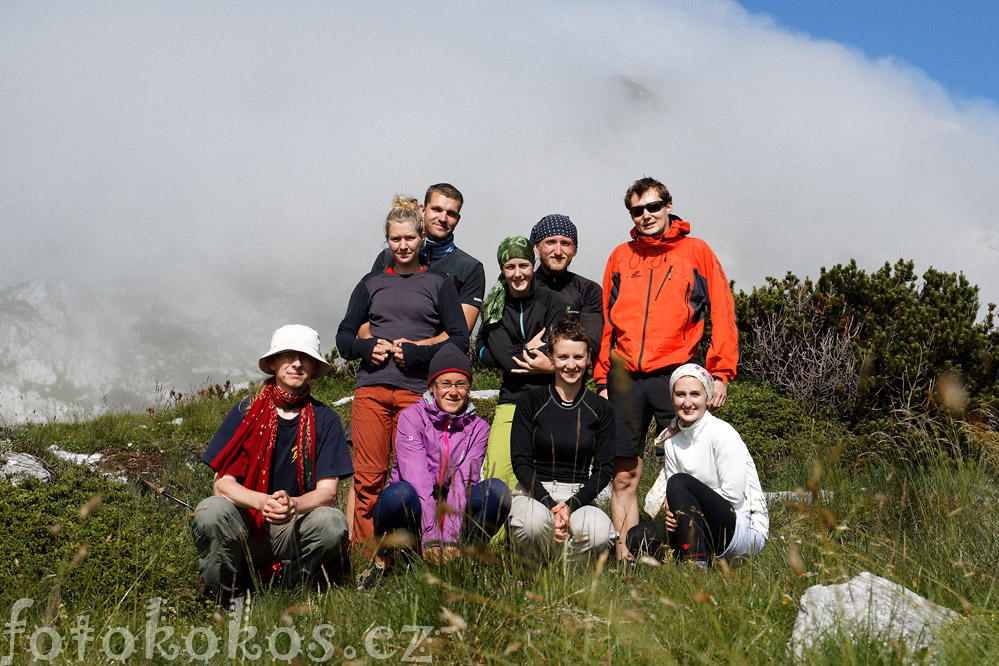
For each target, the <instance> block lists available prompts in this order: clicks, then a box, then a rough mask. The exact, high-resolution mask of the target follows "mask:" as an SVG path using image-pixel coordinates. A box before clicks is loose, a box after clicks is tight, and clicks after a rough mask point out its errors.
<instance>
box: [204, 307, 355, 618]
mask: <svg viewBox="0 0 999 666" xmlns="http://www.w3.org/2000/svg"><path fill="white" fill-rule="evenodd" d="M258 366H259V367H260V369H261V370H262V371H263V372H265V373H266V374H268V375H270V377H269V378H268V379H267V380H266V381H264V382H263V383H262V384H261V385H260V387H259V389H258V390H257V391H256V393H255V394H254V395H253V396H252V397H249V398H247V399H245V400H243V401H242V402H240V403H239V404H237V405H236V406H235V407H233V408H232V410H230V412H229V414H228V415H227V416H226V418H225V420H224V421H223V422H222V426H221V427H220V428H219V429H218V431H217V432H216V433H215V436H214V437H213V438H212V441H211V443H210V444H209V445H208V450H207V451H206V452H205V455H204V456H203V457H202V458H201V461H202V462H204V463H205V464H207V465H208V466H209V467H211V469H212V470H213V471H214V472H215V480H214V481H213V482H212V492H213V495H212V496H211V497H208V498H206V499H204V500H202V501H201V502H200V503H199V504H198V506H197V507H196V508H195V511H194V516H193V518H192V526H191V529H192V532H193V534H194V544H195V546H196V547H197V550H198V567H199V570H200V572H201V580H202V581H203V582H204V586H205V590H204V592H205V595H206V596H208V597H210V598H214V599H216V600H218V601H219V602H220V603H223V604H226V605H228V604H229V603H231V602H232V600H233V599H234V598H236V597H239V596H240V595H242V594H243V593H244V592H245V590H246V589H247V588H248V587H249V585H250V584H251V579H252V572H253V571H260V570H266V568H267V567H268V565H271V564H274V563H281V565H282V568H281V581H282V582H283V583H284V584H302V583H309V582H317V583H319V584H325V582H326V581H328V580H330V579H335V578H339V577H340V575H341V574H343V573H344V572H345V571H344V570H345V568H346V567H347V561H346V559H345V558H346V545H347V519H346V516H344V514H343V512H342V511H340V510H339V509H337V508H335V503H336V493H337V483H338V481H339V480H340V479H342V478H347V477H350V476H351V474H353V472H354V468H353V467H352V465H351V461H350V452H349V451H348V449H347V441H346V439H345V437H344V433H343V428H342V426H341V424H340V417H339V416H338V415H337V413H336V412H335V411H333V410H332V409H330V408H329V407H327V406H326V405H324V404H323V403H321V402H319V401H318V400H316V399H315V398H313V397H312V396H311V395H310V389H311V383H312V380H313V379H314V378H319V377H324V376H326V374H327V373H329V371H330V365H329V363H327V362H326V360H325V359H324V358H323V356H322V354H321V353H320V351H319V334H318V333H316V331H314V330H313V329H311V328H309V327H308V326H302V325H299V324H289V325H287V326H282V327H281V328H279V329H278V330H276V331H275V332H274V335H273V337H272V338H271V347H270V349H269V350H268V352H267V353H266V354H264V355H263V356H261V357H260V360H259V361H258ZM324 569H325V570H324Z"/></svg>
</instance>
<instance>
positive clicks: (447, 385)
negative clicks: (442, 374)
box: [434, 380, 469, 391]
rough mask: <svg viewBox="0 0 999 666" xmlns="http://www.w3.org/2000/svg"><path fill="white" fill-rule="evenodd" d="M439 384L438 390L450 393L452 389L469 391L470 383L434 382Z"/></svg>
mask: <svg viewBox="0 0 999 666" xmlns="http://www.w3.org/2000/svg"><path fill="white" fill-rule="evenodd" d="M434 383H435V384H437V388H439V389H440V390H442V391H450V390H451V389H457V390H459V391H467V390H468V388H469V384H468V382H449V381H447V380H444V381H442V382H434Z"/></svg>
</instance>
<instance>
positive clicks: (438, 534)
mask: <svg viewBox="0 0 999 666" xmlns="http://www.w3.org/2000/svg"><path fill="white" fill-rule="evenodd" d="M396 433H397V434H396V438H395V462H394V463H393V464H392V476H391V478H390V482H391V483H395V482H396V481H408V482H409V483H411V484H412V485H413V487H414V488H415V489H416V492H417V494H418V495H419V496H420V505H421V506H422V507H423V519H422V524H423V535H422V541H423V547H424V548H426V547H427V546H434V545H440V546H456V545H458V538H459V535H460V534H461V524H462V521H463V520H464V518H465V504H466V503H467V500H468V494H469V492H471V488H472V486H474V485H475V484H476V483H478V482H479V470H480V469H481V467H482V460H483V459H484V458H485V457H486V442H487V441H488V440H489V424H488V423H486V422H485V421H484V420H482V419H481V418H479V417H478V416H476V415H475V405H473V404H472V403H471V401H469V403H468V407H467V408H466V409H465V411H464V412H462V413H461V414H448V413H447V412H444V411H442V410H441V409H440V408H439V407H438V406H437V403H436V402H434V399H433V396H431V395H430V393H429V392H427V393H424V394H423V397H422V398H420V399H419V400H418V401H416V402H415V403H413V404H412V405H410V406H409V407H407V408H406V409H404V410H402V413H401V414H399V427H398V429H397V430H396ZM445 436H446V438H447V449H448V454H447V462H446V464H445V466H444V475H443V477H444V485H445V486H446V487H447V495H446V501H447V503H448V504H449V505H450V506H451V508H452V509H453V511H449V512H447V513H446V514H445V516H444V522H443V524H441V523H440V522H439V521H438V520H437V519H436V516H437V502H436V501H435V500H434V497H433V489H434V484H435V483H439V482H440V481H441V461H442V459H443V458H444V449H445Z"/></svg>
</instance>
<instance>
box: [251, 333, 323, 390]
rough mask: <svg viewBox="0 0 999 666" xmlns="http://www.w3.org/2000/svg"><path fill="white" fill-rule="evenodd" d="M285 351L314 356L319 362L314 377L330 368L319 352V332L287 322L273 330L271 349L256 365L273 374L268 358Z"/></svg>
mask: <svg viewBox="0 0 999 666" xmlns="http://www.w3.org/2000/svg"><path fill="white" fill-rule="evenodd" d="M285 351H297V352H301V353H303V354H308V355H309V356H311V357H312V358H314V359H315V360H316V362H317V363H319V370H318V371H316V375H315V378H316V379H319V378H320V377H325V376H326V375H328V374H329V373H330V370H332V367H331V366H330V364H329V363H327V362H326V359H325V358H323V355H322V354H321V353H319V333H317V332H316V330H315V329H313V328H309V327H308V326H303V325H302V324H287V325H285V326H282V327H281V328H279V329H278V330H276V331H274V335H273V336H271V349H270V351H269V352H267V353H266V354H264V355H263V356H261V357H260V361H259V362H258V363H257V365H258V366H259V367H260V369H261V370H262V371H263V372H265V373H266V374H268V375H273V374H274V371H273V370H271V369H270V364H269V363H268V359H270V357H271V356H274V354H280V353H281V352H285Z"/></svg>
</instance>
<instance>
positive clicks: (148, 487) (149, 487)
mask: <svg viewBox="0 0 999 666" xmlns="http://www.w3.org/2000/svg"><path fill="white" fill-rule="evenodd" d="M139 487H140V488H142V489H143V490H145V491H147V492H152V493H156V494H157V495H160V496H161V497H166V498H167V499H168V500H171V501H173V502H176V503H177V504H179V505H181V506H184V507H187V508H188V509H190V510H191V511H194V507H193V506H191V505H190V504H188V503H187V502H185V501H184V500H182V499H180V498H179V497H176V496H175V495H171V494H170V493H168V492H167V491H166V488H163V487H160V486H154V485H153V484H151V483H150V482H148V481H146V480H145V479H143V478H142V477H139Z"/></svg>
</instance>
